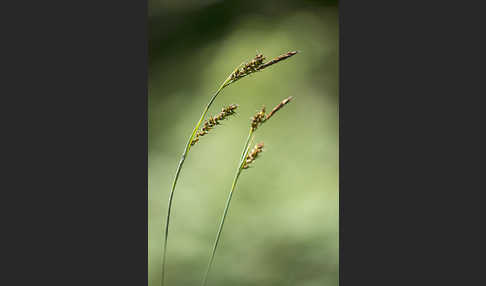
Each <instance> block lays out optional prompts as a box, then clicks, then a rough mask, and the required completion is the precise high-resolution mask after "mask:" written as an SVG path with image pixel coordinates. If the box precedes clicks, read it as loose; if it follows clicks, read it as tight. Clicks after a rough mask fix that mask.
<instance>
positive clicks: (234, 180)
mask: <svg viewBox="0 0 486 286" xmlns="http://www.w3.org/2000/svg"><path fill="white" fill-rule="evenodd" d="M251 141H253V129H250V132H249V134H248V139H247V140H246V144H245V148H243V154H242V156H241V158H240V164H239V166H238V170H237V171H236V174H235V178H234V179H233V183H232V185H231V191H230V193H229V195H228V199H227V201H226V206H225V208H224V212H223V216H222V218H221V222H220V224H219V228H218V233H217V234H216V240H215V241H214V245H213V250H212V252H211V258H209V263H208V267H207V269H206V273H205V274H204V279H203V283H202V286H205V285H206V283H207V280H208V276H209V272H210V271H211V267H212V265H213V261H214V255H215V253H216V249H217V248H218V243H219V238H220V237H221V232H222V230H223V225H224V222H225V220H226V216H227V214H228V209H229V206H230V203H231V198H232V197H233V192H234V190H235V187H236V183H237V182H238V178H239V177H240V174H241V171H242V170H243V165H244V164H245V159H246V157H247V156H248V151H249V150H250V143H251Z"/></svg>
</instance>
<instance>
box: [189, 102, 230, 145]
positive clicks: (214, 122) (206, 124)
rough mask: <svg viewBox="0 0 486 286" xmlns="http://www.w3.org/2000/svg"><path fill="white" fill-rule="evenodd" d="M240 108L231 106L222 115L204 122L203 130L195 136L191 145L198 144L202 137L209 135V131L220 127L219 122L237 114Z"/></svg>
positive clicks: (219, 114) (224, 108)
mask: <svg viewBox="0 0 486 286" xmlns="http://www.w3.org/2000/svg"><path fill="white" fill-rule="evenodd" d="M236 108H238V105H236V104H230V105H229V106H227V107H223V109H222V110H221V112H220V113H218V114H217V115H216V116H214V117H213V116H210V117H209V118H208V119H207V120H206V121H204V125H203V128H202V129H201V131H199V132H198V133H197V134H196V136H194V139H192V141H191V145H194V144H196V143H197V142H198V141H199V139H200V138H199V137H202V136H204V135H206V134H208V133H209V130H211V129H213V128H214V126H216V125H219V124H221V123H219V121H221V120H224V119H226V118H227V117H228V116H231V115H233V114H235V113H236V112H235V110H236Z"/></svg>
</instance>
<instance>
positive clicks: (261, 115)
mask: <svg viewBox="0 0 486 286" xmlns="http://www.w3.org/2000/svg"><path fill="white" fill-rule="evenodd" d="M292 98H293V97H292V96H289V97H287V98H286V99H284V100H282V101H281V102H280V103H279V104H277V106H275V107H274V108H273V109H272V111H271V112H270V113H269V114H265V106H264V107H262V109H261V110H260V111H259V112H258V113H257V114H255V115H254V116H253V117H252V118H251V129H252V130H253V131H255V130H256V129H257V128H258V126H260V125H261V124H262V123H264V122H265V121H267V120H268V119H270V117H272V116H273V115H274V114H275V112H277V111H279V110H280V109H281V108H282V107H284V105H286V104H287V103H289V102H290V100H292Z"/></svg>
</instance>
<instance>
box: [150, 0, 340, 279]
mask: <svg viewBox="0 0 486 286" xmlns="http://www.w3.org/2000/svg"><path fill="white" fill-rule="evenodd" d="M337 6H338V5H337V1H286V0H279V1H272V0H269V1H217V0H205V1H204V0H183V1H179V0H150V1H149V27H148V28H149V105H148V110H149V174H148V180H149V181H148V184H149V194H148V195H149V202H148V203H149V205H148V211H149V213H148V222H149V225H148V235H149V241H148V251H149V254H148V267H149V273H148V275H149V285H150V286H158V285H160V269H161V246H162V239H163V231H162V228H163V226H164V219H165V216H166V211H167V199H168V196H169V189H170V185H171V181H172V179H173V176H174V173H175V170H176V167H177V164H178V162H179V159H180V155H181V153H182V151H183V149H184V147H185V142H186V140H187V139H188V137H189V135H190V133H191V131H192V128H193V127H194V124H195V123H196V121H197V120H198V119H199V116H200V114H201V112H202V110H203V108H204V106H205V105H206V103H207V102H208V100H209V98H210V97H211V95H212V93H213V92H214V91H215V90H216V89H217V87H218V86H219V85H220V84H221V82H222V81H223V80H224V79H225V78H226V77H227V76H228V74H229V73H230V72H232V71H233V69H234V68H235V67H236V66H237V65H238V64H240V63H241V62H243V61H247V60H250V59H252V58H253V57H254V56H255V55H256V54H257V52H259V53H263V54H264V55H265V56H266V57H267V59H271V58H273V57H275V56H278V55H280V54H282V53H286V52H288V51H292V50H298V51H299V52H300V53H299V54H297V55H295V56H294V57H292V58H291V59H289V60H286V61H284V62H281V63H278V64H276V65H274V66H272V67H270V68H268V69H266V70H265V71H263V72H260V73H256V74H254V75H252V76H249V77H246V78H244V79H242V80H240V81H238V82H237V83H235V84H233V85H231V86H229V87H228V88H226V89H225V90H224V91H223V93H222V94H221V95H220V96H219V97H218V98H217V100H216V102H215V104H214V105H213V107H212V109H211V110H210V111H209V114H215V113H217V112H219V111H220V109H221V107H222V106H223V105H227V104H231V103H236V104H238V105H239V106H240V107H239V108H238V114H239V115H238V116H237V117H232V118H231V119H229V120H227V121H224V124H223V125H222V126H218V127H217V128H215V129H214V130H212V132H211V133H210V134H208V135H206V136H204V137H202V138H201V141H200V142H199V143H198V144H197V145H195V146H194V147H193V148H192V149H191V152H190V154H189V157H188V159H187V160H186V162H185V165H184V168H183V170H182V173H181V177H180V180H179V184H178V188H177V189H176V194H175V199H174V205H173V207H174V209H173V215H172V222H171V229H170V239H169V248H168V261H167V263H168V264H167V277H166V279H167V280H166V281H167V285H169V286H174V285H184V286H190V285H199V284H200V282H201V279H202V277H203V274H204V269H205V267H206V265H207V260H208V258H209V254H210V250H211V247H212V243H213V240H214V238H215V234H216V231H217V227H218V223H219V220H220V216H221V214H222V212H223V208H224V204H225V201H226V198H227V195H228V192H229V189H230V186H231V182H232V180H233V176H234V172H235V170H236V168H237V165H238V158H239V156H240V154H241V149H242V148H243V145H244V141H245V139H246V136H247V132H248V128H249V122H250V117H251V116H252V115H253V114H254V113H255V112H256V111H257V110H258V109H260V108H261V106H262V105H265V106H266V107H267V110H271V108H273V106H275V105H276V104H277V103H279V102H280V101H281V100H282V99H284V98H286V97H288V96H294V97H295V98H294V100H293V101H292V102H291V103H290V104H289V105H287V106H286V107H285V108H284V109H282V110H281V111H279V113H277V115H276V116H275V117H273V118H272V120H270V121H269V122H268V123H266V124H265V125H264V126H263V127H262V128H261V129H259V130H258V132H257V133H256V141H255V143H256V142H260V141H264V142H265V152H264V153H263V156H262V157H261V158H259V159H258V160H257V161H255V163H254V165H253V168H251V169H249V170H246V171H245V172H243V174H242V176H241V177H240V180H239V183H238V186H237V189H236V192H235V195H234V197H233V201H232V205H231V208H230V211H229V216H228V218H227V221H226V224H225V228H224V231H223V235H222V238H221V243H220V248H219V250H218V253H217V255H216V259H215V264H214V267H213V271H212V274H211V276H210V280H209V285H215V286H217V285H220V286H223V285H224V286H227V285H232V286H238V285H245V286H253V285H255V286H256V285H259V286H262V285H265V286H271V285H278V286H285V285H299V286H314V285H315V286H317V285H319V286H334V285H338V273H339V267H338V264H339V255H338V253H339V251H338V247H339V243H338V240H339V233H338V225H339V221H338V218H339V216H338V212H339V210H338V206H339V202H338V197H339V196H338V192H339V190H338V135H339V134H338V120H339V118H338V56H339V55H338V49H339V45H338V7H337Z"/></svg>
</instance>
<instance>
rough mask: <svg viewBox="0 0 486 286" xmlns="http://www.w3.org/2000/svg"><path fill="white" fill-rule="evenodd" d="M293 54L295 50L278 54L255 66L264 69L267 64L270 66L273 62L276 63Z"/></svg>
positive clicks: (295, 52)
mask: <svg viewBox="0 0 486 286" xmlns="http://www.w3.org/2000/svg"><path fill="white" fill-rule="evenodd" d="M295 54H297V51H292V52H288V53H285V54H282V55H280V56H278V57H276V58H274V59H272V60H271V61H269V62H266V63H264V64H263V65H261V66H259V67H258V68H257V70H262V69H264V68H266V67H269V66H271V65H273V64H276V63H278V62H280V61H283V60H286V59H288V58H290V57H291V56H293V55H295Z"/></svg>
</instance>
